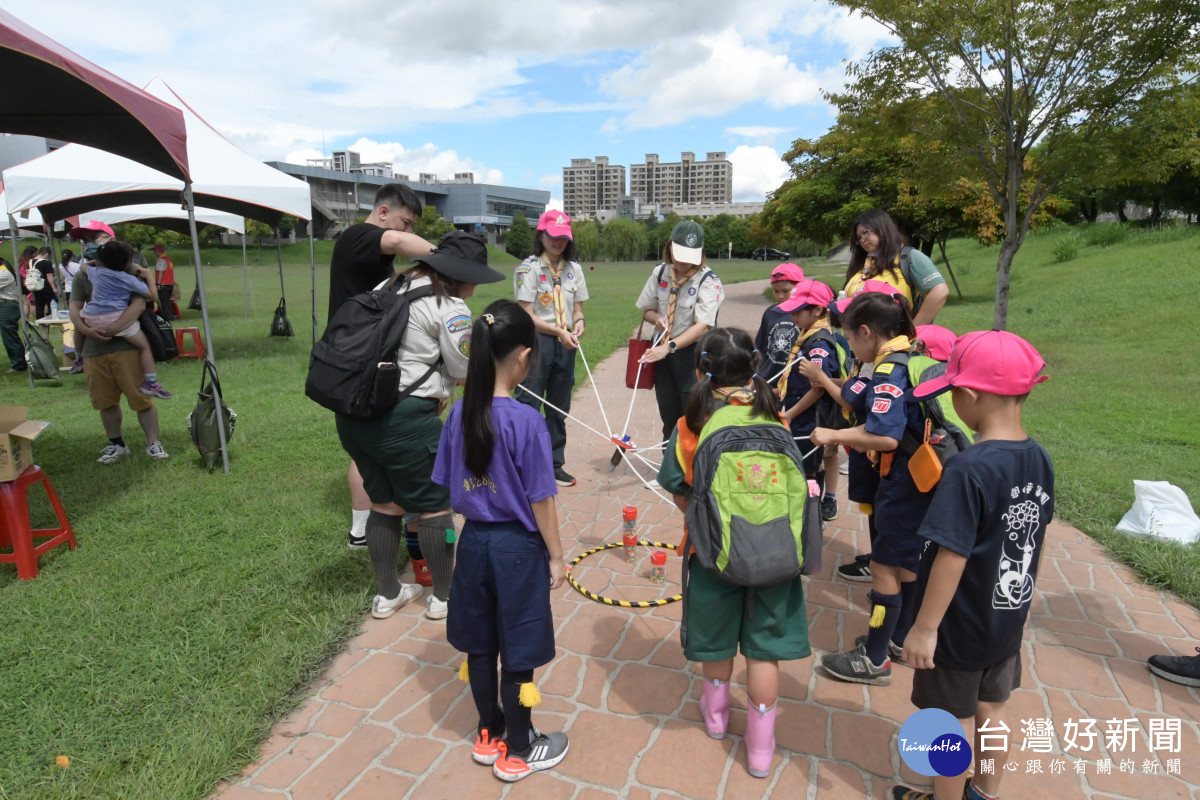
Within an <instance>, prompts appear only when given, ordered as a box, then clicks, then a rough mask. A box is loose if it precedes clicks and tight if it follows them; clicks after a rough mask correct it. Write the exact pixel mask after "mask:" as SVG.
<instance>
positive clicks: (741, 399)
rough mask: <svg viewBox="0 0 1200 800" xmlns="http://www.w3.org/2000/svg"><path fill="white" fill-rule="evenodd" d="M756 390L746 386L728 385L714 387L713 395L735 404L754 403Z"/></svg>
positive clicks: (747, 404)
mask: <svg viewBox="0 0 1200 800" xmlns="http://www.w3.org/2000/svg"><path fill="white" fill-rule="evenodd" d="M755 394H756V393H755V391H754V390H753V389H747V388H746V387H745V386H726V387H723V388H720V389H713V397H714V398H716V399H717V400H720V401H722V402H724V403H729V404H730V405H734V406H750V405H754V398H755Z"/></svg>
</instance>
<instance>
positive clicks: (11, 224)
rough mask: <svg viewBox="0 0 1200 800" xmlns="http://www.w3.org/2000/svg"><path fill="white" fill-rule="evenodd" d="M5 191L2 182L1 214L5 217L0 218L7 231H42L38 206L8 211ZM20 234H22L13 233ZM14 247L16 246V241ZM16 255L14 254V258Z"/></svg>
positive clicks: (0, 196) (0, 185) (0, 195)
mask: <svg viewBox="0 0 1200 800" xmlns="http://www.w3.org/2000/svg"><path fill="white" fill-rule="evenodd" d="M6 195H7V193H6V192H5V191H4V188H3V184H0V214H3V215H4V216H3V219H2V220H0V225H3V228H4V230H7V231H17V230H22V231H37V232H38V233H41V232H42V213H41V212H40V211H38V210H37V209H36V208H27V209H25V210H24V211H18V212H17V213H16V214H12V215H10V214H9V213H8V197H7V196H6ZM13 235H14V237H15V236H19V235H20V234H16V233H14V234H13ZM13 247H16V244H15V242H14V244H13ZM15 257H16V256H15V255H14V258H15Z"/></svg>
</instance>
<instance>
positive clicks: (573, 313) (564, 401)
mask: <svg viewBox="0 0 1200 800" xmlns="http://www.w3.org/2000/svg"><path fill="white" fill-rule="evenodd" d="M513 295H514V297H515V298H516V301H517V304H518V305H520V306H521V308H523V309H525V311H526V312H528V313H529V315H530V316H531V317H533V326H534V328H535V329H536V330H537V333H538V355H537V358H538V364H536V365H535V366H534V368H533V369H531V370H530V371H529V375H528V376H526V378H525V380H524V381H523V382H522V383H521V386H522V387H524V389H525V391H519V392H517V394H516V399H517V401H518V402H521V403H525V404H526V405H528V406H531V407H532V408H534V409H535V410H538V411H543V403H542V401H543V400H545V403H546V405H545V409H544V413H545V415H546V427H547V428H548V429H549V431H550V450H551V457H552V459H553V462H554V481H555V483H557V484H558V485H559V486H574V485H575V478H574V476H573V475H571V473H569V472H567V470H566V468H565V464H566V447H567V428H566V419H565V417H563V415H562V414H561V413H559V412H558V411H556V410H555V409H554V408H551V406H556V407H557V408H559V409H562V411H565V412H570V410H571V391H572V389H573V388H574V386H575V351H577V350H578V349H579V338H580V337H581V336H583V333H584V330H585V326H586V324H587V323H586V320H585V319H584V316H583V303H584V301H585V300H587V299H588V288H587V281H586V279H585V278H584V274H583V267H582V266H581V265H580V264H579V262H578V261H576V260H575V241H574V236H573V234H572V233H571V218H570V217H568V216H567V215H566V214H564V213H563V212H561V211H555V210H550V211H546V212H545V213H544V214H542V216H541V217H539V218H538V224H537V237H536V238H535V239H534V241H533V255H531V256H530V257H529V258H527V259H525V260H524V261H522V262H521V263H520V264H518V265H517V268H516V270H514V271H513Z"/></svg>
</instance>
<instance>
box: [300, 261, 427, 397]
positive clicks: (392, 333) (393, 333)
mask: <svg viewBox="0 0 1200 800" xmlns="http://www.w3.org/2000/svg"><path fill="white" fill-rule="evenodd" d="M400 279H401V276H399V275H396V276H393V277H392V278H391V279H390V280H388V282H387V283H385V284H384V285H383V286H381V287H380V288H378V289H373V290H372V291H369V292H363V293H362V294H356V295H354V296H353V297H351V298H350V299H349V300H347V301H346V302H344V303H342V305H341V306H340V307H339V308H338V310H337V311H336V312H334V315H333V318H332V319H330V320H329V325H328V326H326V328H325V333H324V334H322V336H321V340H320V341H319V342H317V343H316V344H315V345H313V349H312V356H311V357H310V358H309V361H308V378H307V379H306V380H305V381H304V393H305V394H306V395H308V397H309V399H311V400H312V401H313V402H315V403H317V404H318V405H321V406H324V407H325V408H328V409H329V410H330V411H333V412H336V413H338V414H342V415H344V416H348V417H357V418H359V419H378V418H380V417H382V416H383V415H385V414H387V413H388V412H389V411H391V410H392V408H393V407H394V406H395V405H396V403H399V402H400V401H401V400H403V399H404V398H405V397H408V395H410V394H411V393H412V392H413V390H414V389H416V388H417V387H418V386H420V385H421V384H423V383H424V382H425V381H426V380H427V379H428V378H429V376H430V375H432V374H433V373H434V372H435V371H436V370H437V368H438V367H439V366H440V365H441V363H442V361H441V359H438V360H437V361H436V362H434V363H433V364H432V365H430V367H429V369H428V370H426V372H425V374H424V375H422V376H421V377H420V378H418V379H417V381H416V383H414V384H413V385H412V386H409V387H408V388H407V389H405V390H404V391H403V392H402V391H400V365H399V364H397V363H396V362H395V358H396V351H397V350H399V348H400V342H401V340H402V339H403V338H404V331H405V329H406V328H407V327H408V313H409V308H410V306H411V305H412V302H413V301H414V300H419V299H420V298H422V297H428V296H429V295H430V294H431V293H432V292H433V287H432V286H422V287H421V288H419V289H413V290H411V291H406V290H405V289H400V290H397V289H396V283H397V281H399V280H400ZM405 286H406V287H407V283H406V284H405Z"/></svg>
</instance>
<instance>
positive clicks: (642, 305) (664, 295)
mask: <svg viewBox="0 0 1200 800" xmlns="http://www.w3.org/2000/svg"><path fill="white" fill-rule="evenodd" d="M689 266H690V265H688V264H681V265H680V267H689ZM695 270H696V271H695V272H694V273H692V276H691V277H690V278H688V279H687V280H686V281H685V282H684V283H683V285H682V286H680V287H678V289H675V292H676V304H675V319H674V320H672V322H671V330H670V332H669V333H670V338H671V339H674V338H676V337H677V336H679V335H680V334H681V333H683V332H684V331H686V330H687V329H688V328H690V327H692V325H694V324H696V323H697V322H702V323H704V324H705V325H709V326H715V325H716V324H717V311H719V310H720V308H721V299H722V298H723V297H724V293H723V291H722V289H721V279H720V278H718V277H717V273H715V272H713V271H712V270H711V269H709V268H708V267H707V266H702V267H696V268H695ZM681 272H682V270H681ZM674 284H675V270H673V269H672V268H671V265H670V264H659V265H658V266H657V267H655V268H654V269H653V270H652V271H651V272H650V277H649V278H648V279H647V280H646V285H645V286H644V287H642V293H641V295H639V296H638V299H637V307H638V308H639V309H641V310H642V311H649V310H650V309H652V308H654V309H658V316H659V319H662V320H664V321H665V320H666V319H667V310H668V308H669V307H670V303H671V292H672V289H673V288H674Z"/></svg>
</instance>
